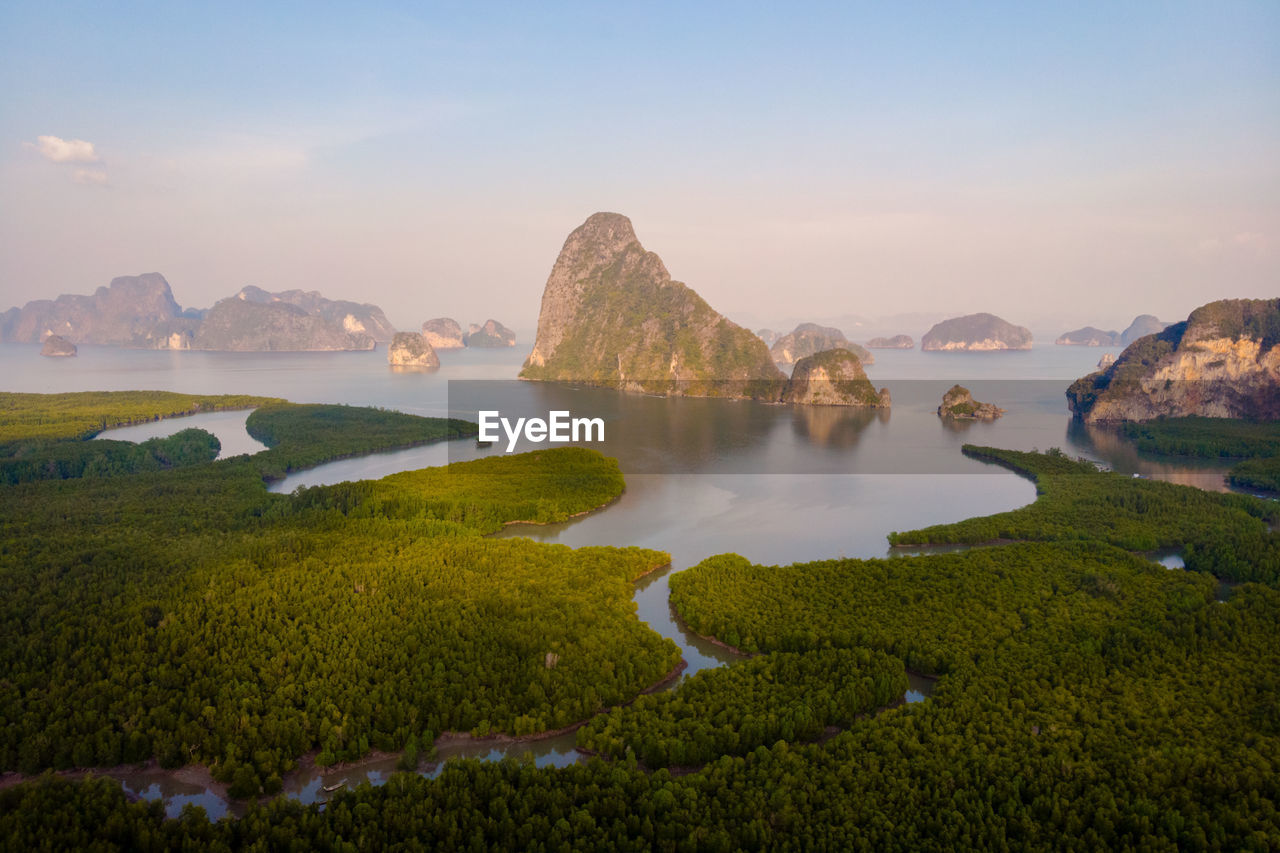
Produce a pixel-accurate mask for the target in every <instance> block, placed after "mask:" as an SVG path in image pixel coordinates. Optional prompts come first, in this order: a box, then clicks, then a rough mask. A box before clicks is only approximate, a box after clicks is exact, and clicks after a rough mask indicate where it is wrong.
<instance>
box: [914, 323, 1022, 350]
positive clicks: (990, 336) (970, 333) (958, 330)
mask: <svg viewBox="0 0 1280 853" xmlns="http://www.w3.org/2000/svg"><path fill="white" fill-rule="evenodd" d="M920 348H921V349H925V350H941V351H949V350H967V351H971V352H991V351H995V350H1015V349H1031V331H1030V330H1029V329H1027V328H1026V327H1024V326H1015V325H1013V324H1012V323H1010V322H1008V321H1006V320H1002V319H1001V318H999V317H997V316H996V315H994V314H985V313H984V314H968V315H966V316H964V317H953V318H952V319H950V320H943V321H942V322H941V323H938V324H937V325H935V326H934V327H933V328H932V329H930V330H929V331H928V332H926V333H925V335H924V337H923V338H921V339H920Z"/></svg>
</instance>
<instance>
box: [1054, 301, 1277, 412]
mask: <svg viewBox="0 0 1280 853" xmlns="http://www.w3.org/2000/svg"><path fill="white" fill-rule="evenodd" d="M1067 401H1068V403H1069V404H1070V406H1071V411H1072V412H1074V413H1075V415H1076V417H1078V418H1082V419H1083V420H1085V421H1086V422H1089V423H1096V422H1099V421H1144V420H1150V419H1152V418H1159V417H1181V416H1184V415H1203V416H1205V417H1217V418H1266V419H1276V418H1280V299H1227V300H1223V301H1220V302H1210V303H1209V304H1208V305H1203V306H1201V307H1199V308H1197V309H1196V310H1195V311H1192V312H1191V316H1189V317H1188V318H1187V319H1186V321H1185V322H1182V323H1175V324H1173V325H1172V326H1169V327H1168V328H1166V329H1164V330H1163V331H1161V332H1158V333H1156V334H1153V335H1147V336H1146V337H1143V338H1139V339H1138V340H1136V341H1134V342H1133V343H1132V344H1130V345H1129V346H1128V347H1127V348H1126V349H1125V351H1124V352H1123V353H1121V354H1120V357H1119V358H1118V359H1116V361H1115V363H1114V364H1112V365H1111V366H1110V367H1107V368H1106V369H1105V370H1100V371H1098V372H1097V373H1092V374H1090V375H1088V376H1085V377H1083V378H1081V379H1077V380H1076V381H1075V382H1074V383H1072V385H1071V387H1070V388H1069V389H1068V390H1067Z"/></svg>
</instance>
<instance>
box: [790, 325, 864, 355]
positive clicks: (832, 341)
mask: <svg viewBox="0 0 1280 853" xmlns="http://www.w3.org/2000/svg"><path fill="white" fill-rule="evenodd" d="M832 349H844V350H849V351H850V352H852V353H853V354H854V355H856V356H857V357H858V358H859V359H860V360H861V361H862V363H863V364H872V363H874V362H875V360H876V359H875V356H873V355H872V354H871V353H870V352H868V351H867V350H866V349H864V348H863V347H860V346H858V345H857V344H855V343H852V342H851V341H849V339H848V338H846V337H845V336H844V332H842V331H840V330H839V329H836V328H832V327H831V326H819V325H817V324H816V323H801V324H800V325H799V326H796V327H795V329H793V330H792V331H791V332H789V333H787V334H785V335H783V336H782V337H780V338H778V339H777V340H776V341H774V343H773V346H772V347H771V348H770V349H769V354H770V355H772V356H773V360H774V361H776V362H779V363H781V364H796V363H797V362H799V361H800V360H801V359H803V358H808V357H809V356H811V355H817V354H818V353H820V352H824V351H826V350H832Z"/></svg>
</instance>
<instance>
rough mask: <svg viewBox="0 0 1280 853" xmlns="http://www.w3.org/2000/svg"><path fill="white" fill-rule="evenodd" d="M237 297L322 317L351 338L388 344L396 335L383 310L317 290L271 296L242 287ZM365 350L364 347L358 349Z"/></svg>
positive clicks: (283, 291) (251, 288) (258, 288)
mask: <svg viewBox="0 0 1280 853" xmlns="http://www.w3.org/2000/svg"><path fill="white" fill-rule="evenodd" d="M235 298H237V299H241V300H244V301H245V302H253V303H256V304H260V305H271V304H278V303H283V304H286V305H293V306H296V307H298V308H301V309H302V310H303V312H304V313H306V314H309V315H311V316H313V317H320V318H321V319H323V320H324V321H325V322H326V323H328V324H329V325H331V326H337V327H339V328H341V329H342V330H343V331H344V332H347V333H348V334H351V335H368V336H369V337H370V338H372V339H373V340H375V341H378V342H379V343H387V342H389V341H390V340H391V339H392V338H394V337H395V335H396V330H395V328H394V327H393V326H392V325H391V323H390V322H388V320H387V317H386V315H385V314H383V313H382V309H381V308H379V307H378V306H377V305H370V304H368V303H359V302H348V301H347V300H345V299H326V298H325V297H323V296H321V295H320V294H319V293H317V292H316V291H314V290H282V291H280V292H278V293H268V292H267V291H265V290H263V289H262V288H260V287H254V286H252V285H250V286H249V287H245V288H242V289H241V290H240V292H239V293H237V294H236V296H235ZM356 349H364V347H356Z"/></svg>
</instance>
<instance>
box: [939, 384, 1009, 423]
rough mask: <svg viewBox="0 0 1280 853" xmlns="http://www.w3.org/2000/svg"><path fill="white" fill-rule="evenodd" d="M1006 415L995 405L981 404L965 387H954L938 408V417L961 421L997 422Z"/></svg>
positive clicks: (944, 396) (945, 395) (944, 395)
mask: <svg viewBox="0 0 1280 853" xmlns="http://www.w3.org/2000/svg"><path fill="white" fill-rule="evenodd" d="M1003 414H1004V409H1002V408H1000V407H999V406H997V405H995V404H994V403H979V402H978V401H977V400H975V399H973V394H972V393H970V392H969V389H968V388H965V387H964V386H963V385H952V386H951V389H950V390H949V391H947V393H945V394H943V395H942V405H940V406H938V416H939V417H942V418H958V419H961V420H966V419H967V420H995V419H996V418H998V417H1000V416H1001V415H1003Z"/></svg>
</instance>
